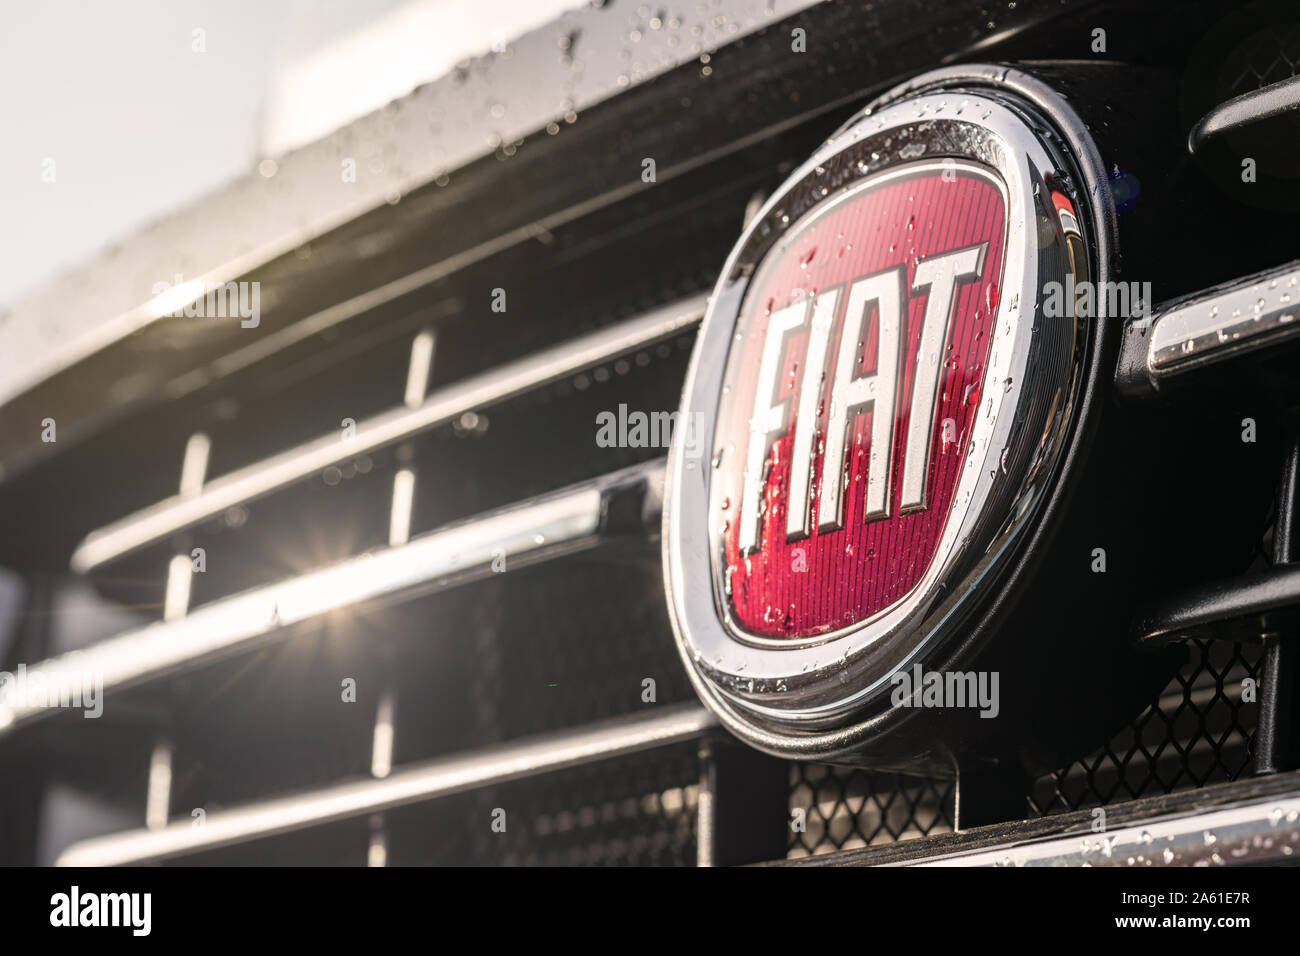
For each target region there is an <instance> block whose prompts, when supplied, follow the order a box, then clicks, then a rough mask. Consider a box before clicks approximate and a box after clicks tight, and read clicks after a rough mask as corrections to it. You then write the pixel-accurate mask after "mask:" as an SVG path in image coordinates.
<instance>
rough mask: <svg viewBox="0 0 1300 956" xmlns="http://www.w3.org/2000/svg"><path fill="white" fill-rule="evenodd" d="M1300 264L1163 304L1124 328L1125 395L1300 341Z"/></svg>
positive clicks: (1119, 375)
mask: <svg viewBox="0 0 1300 956" xmlns="http://www.w3.org/2000/svg"><path fill="white" fill-rule="evenodd" d="M1297 319H1300V262H1291V263H1287V264H1286V265H1284V266H1281V267H1279V268H1276V269H1269V270H1266V271H1264V272H1258V273H1255V274H1254V275H1251V276H1246V277H1244V278H1241V279H1237V280H1234V281H1232V282H1228V283H1224V284H1223V285H1220V286H1216V287H1215V288H1212V289H1207V290H1205V291H1204V292H1198V293H1196V294H1195V295H1192V296H1188V297H1186V298H1183V299H1179V300H1177V301H1174V302H1169V303H1167V304H1164V305H1161V306H1160V307H1158V308H1157V310H1156V313H1155V315H1154V317H1152V318H1150V319H1143V320H1137V319H1134V320H1132V321H1130V322H1129V323H1128V326H1127V328H1126V329H1125V337H1124V343H1123V349H1122V352H1121V354H1120V360H1119V366H1118V369H1117V372H1116V384H1117V386H1118V387H1119V389H1120V391H1121V392H1123V393H1126V394H1130V395H1133V394H1142V393H1149V392H1151V391H1152V390H1158V389H1159V388H1160V387H1161V385H1163V384H1166V383H1168V382H1169V381H1170V380H1172V379H1173V378H1174V377H1176V376H1179V375H1182V374H1184V373H1186V372H1189V371H1192V370H1195V369H1198V368H1201V367H1204V366H1207V365H1212V364H1215V363H1218V362H1222V361H1224V360H1226V359H1229V358H1233V357H1235V356H1237V355H1240V354H1242V353H1248V352H1251V351H1255V350H1262V349H1264V348H1267V347H1271V346H1273V345H1276V344H1278V343H1279V342H1282V341H1285V340H1288V339H1292V338H1296V337H1300V321H1297Z"/></svg>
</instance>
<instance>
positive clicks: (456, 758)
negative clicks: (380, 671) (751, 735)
mask: <svg viewBox="0 0 1300 956" xmlns="http://www.w3.org/2000/svg"><path fill="white" fill-rule="evenodd" d="M714 724H715V721H714V719H713V717H711V716H710V715H709V713H708V711H706V710H705V709H704V708H703V707H701V706H699V705H698V704H675V705H670V706H666V707H663V708H661V709H660V710H659V712H657V713H656V714H655V715H654V716H652V717H643V716H641V715H636V716H631V717H622V718H616V719H614V720H608V721H602V722H600V723H595V724H589V725H587V726H585V727H580V728H578V729H575V730H564V731H558V732H555V733H549V734H539V735H537V736H535V737H527V738H524V739H523V740H518V741H515V742H512V743H508V744H501V745H498V746H494V747H486V748H483V749H481V750H476V751H471V752H468V753H462V754H455V755H452V756H449V757H440V758H437V759H435V760H429V761H425V762H422V763H418V764H413V765H411V766H408V767H403V768H400V769H397V770H394V771H393V772H392V773H391V774H390V775H389V776H387V777H383V778H380V779H372V778H365V779H357V780H351V781H348V782H345V783H339V784H334V785H332V786H329V787H323V788H321V789H318V790H312V791H308V792H306V793H300V794H296V795H294V796H289V797H279V798H276V799H273V800H267V801H264V802H261V803H254V804H248V805H245V806H242V807H236V808H234V809H230V810H219V811H214V812H212V813H209V814H208V815H207V818H206V820H205V821H204V824H203V826H201V827H196V826H193V825H192V823H191V821H190V820H188V819H184V820H178V821H176V822H174V823H171V824H169V825H168V826H167V827H165V828H164V829H161V830H144V829H141V830H128V831H126V832H123V833H115V834H112V835H110V836H105V837H98V838H95V839H91V840H85V841H82V842H80V843H74V844H73V845H72V846H70V847H68V848H67V849H66V850H64V851H63V853H62V854H61V855H60V856H59V858H58V860H57V861H56V865H58V866H118V865H123V864H139V863H148V862H153V861H156V860H165V859H169V858H173V857H177V856H181V855H183V854H186V853H192V852H195V851H198V850H212V849H216V848H217V847H223V846H230V845H232V844H236V843H242V842H245V841H248V840H253V839H258V838H261V837H269V836H274V835H276V834H280V833H288V832H290V831H293V830H300V829H303V828H304V827H309V826H318V825H321V824H324V823H331V822H333V821H336V820H344V819H347V818H349V817H356V816H360V815H363V814H367V813H375V812H377V811H381V810H387V809H390V808H392V807H400V806H406V805H408V804H412V803H419V802H421V801H424V800H431V799H434V798H436V797H445V796H449V795H451V794H455V793H461V792H463V791H466V790H472V789H475V788H477V787H484V786H489V785H493V784H501V783H506V782H508V781H511V780H520V779H523V778H525V777H532V776H537V775H539V774H542V773H549V772H552V771H556V770H562V769H564V768H566V767H575V766H579V765H581V764H586V763H592V762H595V761H598V760H608V759H610V758H611V757H620V756H624V755H626V754H631V753H637V752H639V751H642V750H650V749H653V748H656V747H665V746H668V745H670V744H675V743H682V742H685V741H689V740H694V739H696V738H698V737H700V736H702V735H703V734H705V733H706V732H707V731H708V730H709V729H710V728H711V727H713V726H714Z"/></svg>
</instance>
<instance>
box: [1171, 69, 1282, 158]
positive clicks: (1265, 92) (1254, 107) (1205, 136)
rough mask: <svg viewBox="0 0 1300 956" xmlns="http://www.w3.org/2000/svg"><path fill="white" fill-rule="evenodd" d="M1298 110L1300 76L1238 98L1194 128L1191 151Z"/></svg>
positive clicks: (1204, 118)
mask: <svg viewBox="0 0 1300 956" xmlns="http://www.w3.org/2000/svg"><path fill="white" fill-rule="evenodd" d="M1296 109H1300V76H1292V77H1288V78H1287V79H1285V80H1282V81H1281V82H1278V83H1270V84H1269V85H1268V86H1265V87H1263V88H1262V89H1258V90H1251V91H1250V92H1249V93H1243V94H1242V95H1241V96H1234V97H1233V98H1232V99H1230V100H1228V101H1227V102H1224V103H1220V104H1219V105H1218V106H1216V107H1215V108H1214V109H1212V110H1210V112H1208V113H1206V114H1205V116H1203V117H1202V118H1201V121H1200V122H1199V123H1197V124H1196V125H1195V126H1193V127H1192V130H1191V132H1189V133H1188V134H1187V151H1188V152H1189V153H1195V152H1197V151H1198V150H1200V149H1201V148H1202V147H1204V146H1205V144H1206V143H1208V142H1209V141H1210V140H1211V139H1213V138H1214V137H1216V136H1221V135H1222V134H1224V133H1226V132H1229V131H1230V130H1234V129H1240V128H1241V127H1243V126H1250V125H1251V124H1253V123H1258V122H1260V121H1261V120H1265V119H1268V118H1269V117H1272V116H1280V115H1281V114H1283V113H1288V112H1290V111H1292V110H1296Z"/></svg>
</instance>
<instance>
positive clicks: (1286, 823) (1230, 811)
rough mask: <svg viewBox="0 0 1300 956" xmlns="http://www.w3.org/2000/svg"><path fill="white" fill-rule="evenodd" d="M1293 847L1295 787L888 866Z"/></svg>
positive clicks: (1208, 862)
mask: <svg viewBox="0 0 1300 956" xmlns="http://www.w3.org/2000/svg"><path fill="white" fill-rule="evenodd" d="M1298 853H1300V794H1292V795H1289V796H1284V797H1265V798H1261V799H1256V800H1250V801H1243V802H1242V803H1240V804H1237V805H1235V806H1229V807H1225V808H1223V809H1218V810H1193V811H1191V812H1187V813H1180V814H1176V815H1170V816H1167V817H1161V818H1155V819H1151V820H1142V821H1139V822H1135V823H1132V824H1128V825H1125V826H1122V827H1116V828H1114V829H1111V830H1108V831H1106V832H1105V833H1093V832H1092V831H1091V830H1090V829H1085V830H1082V831H1079V832H1076V833H1071V834H1068V835H1064V836H1054V837H1050V838H1047V839H1043V840H1034V841H1029V842H1025V843H1021V844H1014V845H1010V846H1005V847H1001V848H998V849H982V850H975V851H972V852H969V853H952V854H946V855H944V856H939V857H930V858H923V859H919V860H917V859H913V860H908V861H905V862H900V863H894V864H886V865H889V866H1231V865H1241V864H1253V863H1266V862H1271V861H1279V860H1289V859H1294V858H1295V857H1296V855H1297V854H1298Z"/></svg>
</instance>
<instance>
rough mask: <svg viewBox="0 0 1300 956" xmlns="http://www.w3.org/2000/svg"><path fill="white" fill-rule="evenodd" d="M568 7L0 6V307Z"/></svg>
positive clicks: (139, 2)
mask: <svg viewBox="0 0 1300 956" xmlns="http://www.w3.org/2000/svg"><path fill="white" fill-rule="evenodd" d="M583 5H584V2H583V0H364V2H355V0H353V2H348V0H240V2H224V3H223V2H218V0H127V2H120V3H113V4H107V3H96V2H92V0H81V2H76V0H49V2H42V3H39V4H38V3H22V4H5V5H3V6H0V116H2V117H3V123H4V148H3V149H0V211H2V214H3V219H4V225H5V228H3V229H0V313H2V312H3V310H4V308H5V307H6V306H8V305H11V304H13V303H14V302H16V301H17V300H18V299H20V298H21V297H22V296H23V295H25V294H26V293H28V292H31V291H32V290H34V289H36V288H38V287H40V286H42V285H44V284H46V283H48V282H50V281H51V280H52V279H54V278H56V277H57V276H58V274H59V273H61V272H63V271H65V270H67V269H69V268H70V267H72V266H75V265H78V264H80V263H82V262H84V261H86V260H87V259H89V258H92V257H93V256H94V255H95V254H96V253H97V252H99V251H100V250H102V249H103V248H104V247H105V246H107V245H109V244H112V243H114V242H118V241H121V240H123V239H126V238H128V237H129V236H130V235H131V233H132V232H134V231H135V230H136V229H138V228H140V227H141V226H143V225H144V224H146V223H148V222H150V221H152V220H155V219H157V218H159V217H161V216H164V215H165V214H167V213H168V212H170V211H172V210H174V209H177V208H178V207H180V206H182V205H184V204H185V203H187V202H189V201H191V200H193V199H195V198H196V197H198V196H201V195H202V194H204V193H206V192H208V191H209V190H211V189H214V188H216V187H218V186H221V185H222V184H224V183H226V182H229V181H230V180H231V179H234V178H237V177H239V176H241V175H244V174H246V173H248V172H250V171H251V170H253V169H254V168H256V166H257V163H258V162H259V161H260V160H262V159H266V158H269V157H276V156H280V155H282V154H284V153H285V152H288V151H290V150H292V149H294V148H296V147H299V146H302V145H304V144H306V143H309V142H311V141H313V140H315V139H317V138H319V137H320V136H322V135H324V134H326V133H328V132H330V131H331V130H334V129H337V128H338V127H339V126H342V125H343V124H345V123H347V122H349V121H350V120H353V119H355V118H356V117H358V116H362V115H364V114H366V113H368V112H371V111H372V110H375V109H377V108H379V107H381V106H383V105H384V104H385V103H387V102H389V101H391V100H393V99H395V98H397V97H399V96H402V95H404V94H406V93H408V92H410V91H411V90H412V89H413V88H415V87H416V86H419V85H420V84H422V83H426V82H428V81H430V80H433V79H436V78H438V77H439V76H441V75H443V74H444V73H446V72H447V71H448V70H449V69H451V68H452V67H453V66H454V65H456V64H457V63H458V62H460V61H462V60H465V59H467V58H470V57H473V56H478V55H481V54H484V53H486V52H488V51H489V50H490V49H491V48H492V47H493V46H498V47H499V46H500V45H502V44H504V43H506V42H508V41H509V40H512V39H514V38H515V37H517V36H519V35H521V34H523V33H526V32H528V31H529V30H532V29H534V28H536V27H538V26H541V25H542V24H545V23H547V22H549V21H550V20H552V19H554V18H555V17H556V16H558V15H559V14H560V13H562V12H563V11H565V10H569V9H572V8H575V7H579V6H583ZM50 161H53V162H52V164H51V162H50ZM51 171H52V173H53V177H54V181H53V182H48V181H46V180H47V179H48V178H49V173H50V172H51Z"/></svg>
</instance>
